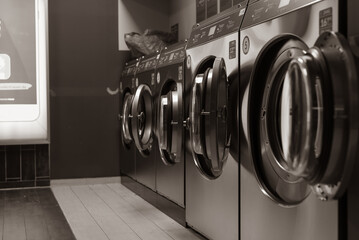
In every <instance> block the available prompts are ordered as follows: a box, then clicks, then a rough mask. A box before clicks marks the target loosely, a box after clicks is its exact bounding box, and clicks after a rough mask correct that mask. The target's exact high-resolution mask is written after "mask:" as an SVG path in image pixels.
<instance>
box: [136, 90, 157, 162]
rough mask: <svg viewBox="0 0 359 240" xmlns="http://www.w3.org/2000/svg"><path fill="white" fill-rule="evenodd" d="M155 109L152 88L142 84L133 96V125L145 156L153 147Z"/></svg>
mask: <svg viewBox="0 0 359 240" xmlns="http://www.w3.org/2000/svg"><path fill="white" fill-rule="evenodd" d="M153 110H154V109H153V103H152V92H151V89H150V88H149V87H148V86H147V85H144V84H141V85H140V86H138V88H137V90H136V93H135V96H134V97H133V103H132V108H131V115H132V118H131V127H132V136H133V140H134V142H135V144H136V147H137V149H138V150H139V152H140V153H141V154H142V155H144V156H148V155H149V153H150V151H151V148H152V141H153V139H152V131H153V115H152V114H153Z"/></svg>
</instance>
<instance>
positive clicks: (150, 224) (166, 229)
mask: <svg viewBox="0 0 359 240" xmlns="http://www.w3.org/2000/svg"><path fill="white" fill-rule="evenodd" d="M52 190H53V193H54V195H55V197H56V199H57V201H58V202H59V205H60V207H61V209H62V211H63V213H64V215H65V217H66V219H67V220H68V222H69V224H70V226H71V229H72V231H73V233H74V234H75V236H76V238H77V239H78V240H92V239H94V240H101V239H116V240H122V239H123V240H135V239H136V240H141V239H142V240H199V239H202V238H201V237H199V236H197V234H195V233H194V232H193V231H191V230H189V229H186V228H184V227H183V226H181V225H180V224H178V223H177V222H175V221H174V220H172V219H171V218H169V217H168V216H167V215H165V214H164V213H162V212H161V211H159V210H158V209H156V208H155V207H153V206H152V205H151V204H149V203H147V202H146V201H144V200H143V199H142V198H140V197H139V196H137V195H136V194H134V193H133V192H131V191H130V190H128V189H127V188H126V187H124V186H122V185H121V184H120V183H110V184H97V185H78V186H53V187H52Z"/></svg>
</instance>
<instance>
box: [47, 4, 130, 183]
mask: <svg viewBox="0 0 359 240" xmlns="http://www.w3.org/2000/svg"><path fill="white" fill-rule="evenodd" d="M117 14H118V9H117V0H49V54H50V56H49V60H50V109H51V111H50V114H51V115H50V116H51V178H52V179H60V178H83V177H106V176H118V175H119V150H118V146H119V121H118V118H117V114H118V97H119V96H118V94H115V95H110V94H109V93H108V92H107V91H106V88H107V87H109V88H110V89H111V90H115V89H116V88H118V85H119V76H120V71H121V66H123V61H124V59H123V56H122V54H121V53H120V52H119V51H118V20H117V19H118V18H117Z"/></svg>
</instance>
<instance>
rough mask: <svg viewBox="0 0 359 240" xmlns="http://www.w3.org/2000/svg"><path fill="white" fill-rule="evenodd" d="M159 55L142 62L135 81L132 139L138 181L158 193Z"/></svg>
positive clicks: (148, 57) (132, 108)
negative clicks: (156, 134)
mask: <svg viewBox="0 0 359 240" xmlns="http://www.w3.org/2000/svg"><path fill="white" fill-rule="evenodd" d="M158 56H159V55H158V54H154V55H148V56H144V57H142V58H141V59H140V60H139V63H138V68H137V73H136V77H135V88H136V92H135V94H134V96H133V102H132V106H131V115H132V118H131V129H132V137H133V140H134V143H135V145H136V148H137V151H136V180H137V181H138V182H139V183H142V184H143V185H145V186H147V187H149V188H151V189H152V190H154V191H155V190H156V158H157V157H158V154H157V152H158V146H157V141H156V138H155V130H154V127H155V121H156V118H155V116H156V115H155V112H156V109H155V106H154V94H153V93H154V87H155V69H156V66H157V61H158Z"/></svg>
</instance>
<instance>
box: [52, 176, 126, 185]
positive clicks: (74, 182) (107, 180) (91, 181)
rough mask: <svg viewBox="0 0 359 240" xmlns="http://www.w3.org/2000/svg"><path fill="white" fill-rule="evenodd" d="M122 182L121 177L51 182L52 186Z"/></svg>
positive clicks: (55, 180)
mask: <svg viewBox="0 0 359 240" xmlns="http://www.w3.org/2000/svg"><path fill="white" fill-rule="evenodd" d="M120 182H121V177H99V178H72V179H54V180H51V181H50V186H72V185H92V184H107V183H120Z"/></svg>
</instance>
